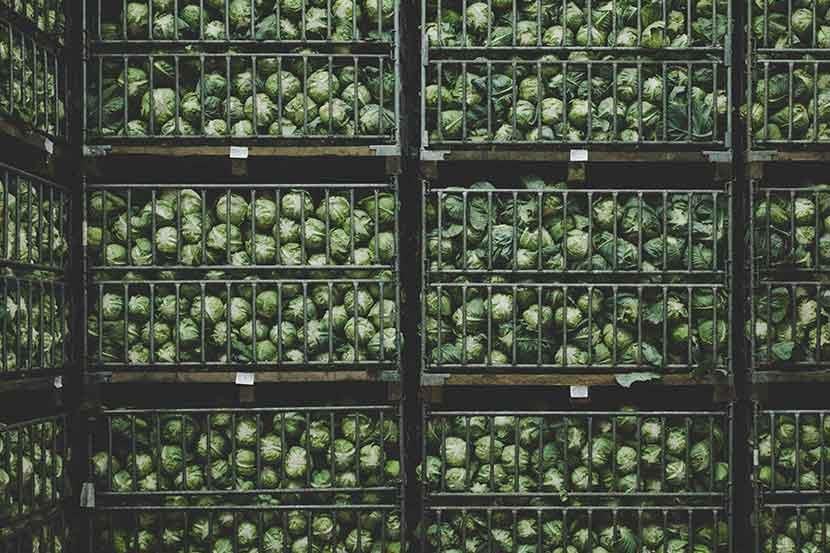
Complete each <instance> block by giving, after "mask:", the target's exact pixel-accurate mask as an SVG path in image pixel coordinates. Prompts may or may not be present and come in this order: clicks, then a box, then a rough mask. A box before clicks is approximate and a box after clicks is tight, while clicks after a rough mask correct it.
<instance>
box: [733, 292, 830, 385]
mask: <svg viewBox="0 0 830 553" xmlns="http://www.w3.org/2000/svg"><path fill="white" fill-rule="evenodd" d="M828 298H830V290H828V289H827V287H826V286H825V285H824V284H822V283H817V282H815V281H798V280H788V281H778V280H768V281H764V282H759V283H756V284H755V285H754V290H753V296H752V307H751V309H752V312H751V321H750V325H751V326H750V327H749V328H747V339H748V340H749V342H750V349H751V352H752V361H753V366H754V368H755V369H756V370H761V371H767V370H783V369H796V370H802V371H803V370H810V369H815V368H819V369H825V368H827V366H828V360H830V319H828V314H827V309H826V307H825V306H826V305H827V304H828Z"/></svg>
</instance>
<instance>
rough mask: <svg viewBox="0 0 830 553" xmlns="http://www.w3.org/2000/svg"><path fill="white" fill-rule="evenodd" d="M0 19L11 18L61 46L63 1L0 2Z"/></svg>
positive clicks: (63, 23) (24, 0)
mask: <svg viewBox="0 0 830 553" xmlns="http://www.w3.org/2000/svg"><path fill="white" fill-rule="evenodd" d="M0 17H11V18H14V19H15V20H16V21H18V22H21V24H23V25H25V26H27V27H29V28H32V29H36V30H37V31H39V32H40V33H43V34H44V35H46V36H48V37H49V38H50V39H52V40H54V41H55V42H57V44H59V45H61V46H62V45H63V42H64V33H65V31H66V9H65V6H64V0H0Z"/></svg>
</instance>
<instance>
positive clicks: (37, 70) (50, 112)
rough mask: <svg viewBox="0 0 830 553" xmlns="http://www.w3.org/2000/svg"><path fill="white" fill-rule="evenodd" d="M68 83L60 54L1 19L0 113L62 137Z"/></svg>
mask: <svg viewBox="0 0 830 553" xmlns="http://www.w3.org/2000/svg"><path fill="white" fill-rule="evenodd" d="M67 82H68V79H67V67H66V64H65V62H64V59H63V54H62V53H60V52H58V51H57V50H55V49H53V48H52V47H50V46H46V45H45V44H43V43H41V41H40V40H39V39H38V38H37V37H33V36H30V35H29V34H27V33H26V32H25V31H24V30H22V29H20V28H18V27H17V26H16V25H15V24H13V23H12V22H11V21H10V20H5V19H0V114H2V115H3V116H6V117H9V118H11V119H12V120H14V121H17V122H20V123H21V124H23V125H25V126H27V127H31V128H32V129H33V130H35V131H36V132H38V133H41V134H44V135H46V136H47V137H50V138H54V139H56V140H63V139H64V138H65V137H66V135H67V118H66V97H67Z"/></svg>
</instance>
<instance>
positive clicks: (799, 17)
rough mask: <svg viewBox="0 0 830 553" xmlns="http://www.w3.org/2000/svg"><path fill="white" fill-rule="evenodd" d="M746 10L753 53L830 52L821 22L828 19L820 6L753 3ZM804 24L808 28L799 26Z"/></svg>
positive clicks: (810, 0)
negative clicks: (825, 18)
mask: <svg viewBox="0 0 830 553" xmlns="http://www.w3.org/2000/svg"><path fill="white" fill-rule="evenodd" d="M746 9H747V12H748V17H749V29H748V31H749V32H748V33H747V38H748V40H749V50H750V52H753V53H758V54H760V55H767V56H772V55H775V54H782V53H783V54H785V55H786V54H792V55H801V54H819V55H820V54H822V53H826V52H827V49H828V48H830V43H827V42H826V40H827V39H826V38H825V37H824V31H823V30H822V29H821V27H822V24H821V22H820V21H819V20H820V19H823V18H824V17H825V14H824V13H822V12H821V6H820V5H819V2H815V1H813V0H808V1H807V2H801V3H790V2H761V3H757V4H756V3H754V2H750V3H747V4H746ZM794 16H795V17H794ZM805 16H806V18H805ZM802 21H803V22H806V23H807V25H806V26H803V25H801V24H797V23H799V22H802Z"/></svg>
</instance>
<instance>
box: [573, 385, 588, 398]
mask: <svg viewBox="0 0 830 553" xmlns="http://www.w3.org/2000/svg"><path fill="white" fill-rule="evenodd" d="M587 398H588V386H571V399H587Z"/></svg>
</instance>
